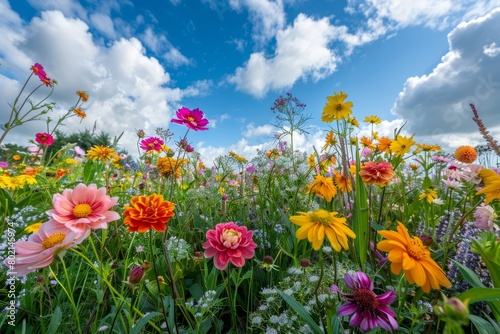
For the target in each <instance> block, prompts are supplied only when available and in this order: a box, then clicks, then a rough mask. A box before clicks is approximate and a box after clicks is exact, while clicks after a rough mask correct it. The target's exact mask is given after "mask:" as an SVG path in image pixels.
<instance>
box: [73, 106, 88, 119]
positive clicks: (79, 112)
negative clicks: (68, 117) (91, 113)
mask: <svg viewBox="0 0 500 334" xmlns="http://www.w3.org/2000/svg"><path fill="white" fill-rule="evenodd" d="M73 112H74V113H75V114H76V116H78V117H80V118H81V119H84V118H85V117H87V114H86V113H85V112H84V111H83V110H82V108H73Z"/></svg>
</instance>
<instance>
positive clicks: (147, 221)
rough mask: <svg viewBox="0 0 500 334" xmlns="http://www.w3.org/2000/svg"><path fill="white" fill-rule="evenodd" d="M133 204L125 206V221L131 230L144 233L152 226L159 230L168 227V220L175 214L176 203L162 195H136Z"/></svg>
mask: <svg viewBox="0 0 500 334" xmlns="http://www.w3.org/2000/svg"><path fill="white" fill-rule="evenodd" d="M130 205H131V206H126V207H125V212H124V213H123V216H124V217H125V219H124V220H123V223H124V224H125V225H127V226H128V231H129V232H139V233H144V232H147V231H149V230H150V229H151V228H153V229H155V231H157V232H163V231H165V230H166V229H167V222H168V221H169V220H170V218H171V217H172V216H174V215H175V213H174V208H175V204H174V203H172V202H169V201H166V200H164V199H163V196H162V195H159V194H152V195H149V196H134V197H132V199H131V200H130Z"/></svg>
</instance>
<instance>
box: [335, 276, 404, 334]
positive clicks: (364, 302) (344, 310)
mask: <svg viewBox="0 0 500 334" xmlns="http://www.w3.org/2000/svg"><path fill="white" fill-rule="evenodd" d="M344 279H345V282H346V284H347V286H348V287H349V288H350V289H351V290H352V291H353V292H352V293H342V292H340V291H339V288H338V287H337V286H336V285H332V287H331V290H332V291H335V292H339V293H340V294H342V295H343V296H344V297H346V298H347V300H348V302H347V303H345V304H344V305H342V306H340V308H339V309H338V311H337V315H339V316H344V315H351V314H352V315H353V316H352V317H351V321H350V322H349V325H350V326H353V327H359V328H361V330H362V331H363V332H368V331H370V330H372V329H373V328H375V327H377V326H380V327H382V328H383V329H385V330H387V331H389V332H391V333H392V331H393V330H396V329H398V323H397V322H396V319H395V318H394V317H395V316H396V313H394V311H393V310H392V309H391V308H390V307H389V306H387V305H389V304H391V303H392V302H393V301H394V300H395V299H396V298H397V294H396V292H395V291H391V290H389V291H387V292H385V293H383V294H381V295H380V296H377V295H376V294H375V293H374V292H373V282H372V281H371V279H370V278H369V277H368V275H366V274H365V273H364V272H361V271H358V272H356V273H354V274H353V275H352V276H351V275H349V274H347V273H346V274H345V275H344Z"/></svg>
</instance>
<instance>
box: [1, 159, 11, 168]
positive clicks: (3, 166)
mask: <svg viewBox="0 0 500 334" xmlns="http://www.w3.org/2000/svg"><path fill="white" fill-rule="evenodd" d="M7 167H9V164H8V163H7V162H6V161H0V168H7Z"/></svg>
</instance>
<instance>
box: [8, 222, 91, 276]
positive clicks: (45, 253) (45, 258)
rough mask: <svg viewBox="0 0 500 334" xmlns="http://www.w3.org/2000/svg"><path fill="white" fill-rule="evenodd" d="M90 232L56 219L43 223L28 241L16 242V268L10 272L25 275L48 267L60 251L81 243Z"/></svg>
mask: <svg viewBox="0 0 500 334" xmlns="http://www.w3.org/2000/svg"><path fill="white" fill-rule="evenodd" d="M89 234H90V230H86V231H83V232H76V231H72V230H70V229H69V228H67V227H65V226H63V225H61V224H58V223H57V222H54V221H52V222H51V221H49V222H46V223H43V224H42V226H41V227H40V229H39V230H38V232H37V233H34V234H32V235H30V236H29V237H28V240H27V241H25V240H18V241H17V242H16V244H15V246H14V247H15V251H16V263H15V264H14V270H10V272H11V273H12V274H13V275H16V276H24V275H27V274H29V273H30V272H33V271H35V270H36V269H39V268H44V267H47V266H48V265H50V264H51V263H52V261H54V257H55V256H56V255H57V254H58V253H59V252H61V251H63V250H66V249H69V248H71V247H73V246H74V245H77V244H79V243H81V242H82V241H83V240H85V238H87V237H88V236H89ZM7 261H8V259H6V260H4V263H5V264H6V265H8V263H7ZM9 267H10V266H9Z"/></svg>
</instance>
